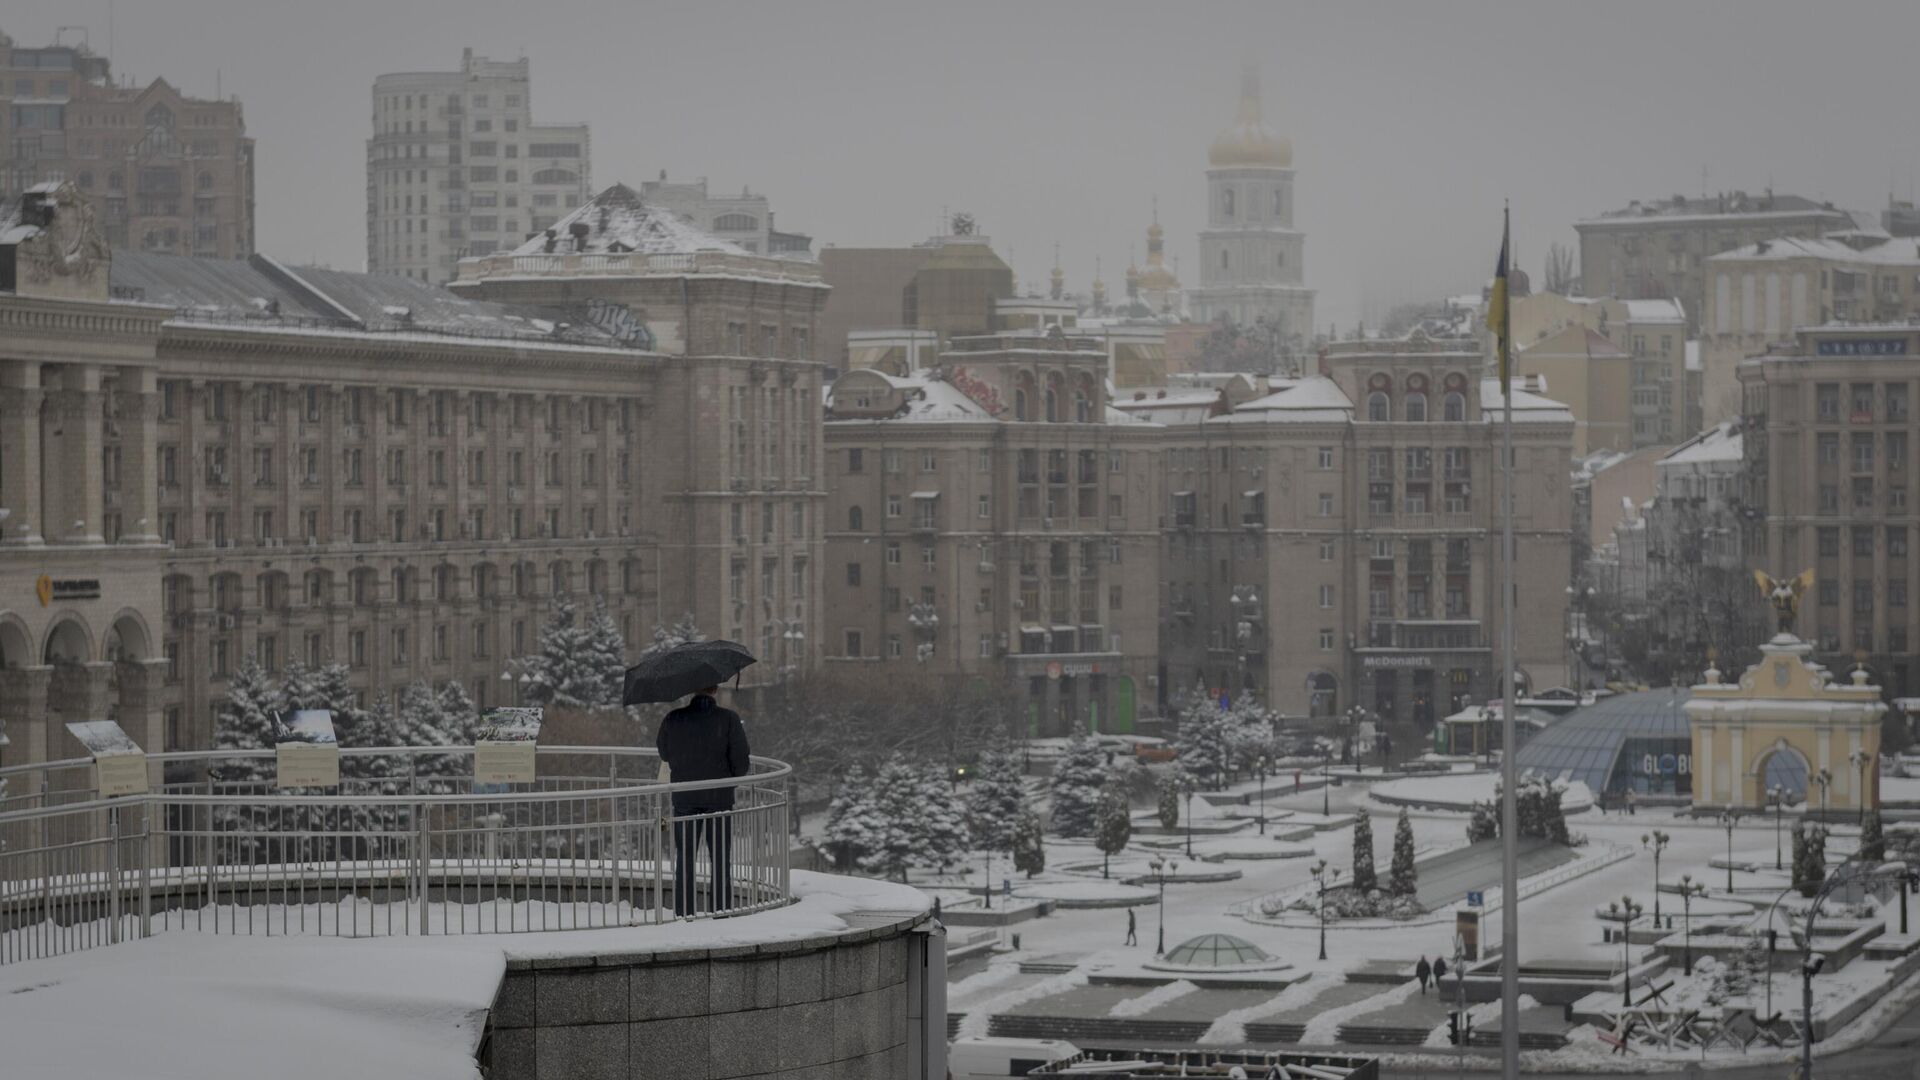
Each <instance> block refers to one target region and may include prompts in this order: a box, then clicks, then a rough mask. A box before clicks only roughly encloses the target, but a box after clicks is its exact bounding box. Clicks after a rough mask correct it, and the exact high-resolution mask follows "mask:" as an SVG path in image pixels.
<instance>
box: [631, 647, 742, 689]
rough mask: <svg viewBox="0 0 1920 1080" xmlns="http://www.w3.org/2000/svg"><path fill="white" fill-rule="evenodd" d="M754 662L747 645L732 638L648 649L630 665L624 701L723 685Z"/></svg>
mask: <svg viewBox="0 0 1920 1080" xmlns="http://www.w3.org/2000/svg"><path fill="white" fill-rule="evenodd" d="M753 662H754V659H753V654H752V653H750V652H748V651H747V650H746V647H745V646H743V645H740V644H739V643H737V642H732V641H722V640H714V641H689V642H685V643H684V644H680V645H675V646H673V647H672V648H669V649H661V650H660V651H659V652H655V653H648V654H647V655H646V656H643V657H641V658H640V662H639V663H637V664H635V665H633V666H632V667H630V668H628V669H627V688H626V693H624V694H622V695H621V698H620V703H621V704H622V705H644V704H646V703H647V702H650V701H674V700H677V699H679V698H683V697H686V696H687V695H688V694H691V693H693V692H695V691H697V690H704V689H706V688H707V687H709V686H719V685H720V684H721V683H723V682H726V681H727V680H728V679H731V678H733V677H734V676H735V675H738V674H740V672H741V671H742V670H743V669H744V668H746V666H747V665H748V664H751V663H753Z"/></svg>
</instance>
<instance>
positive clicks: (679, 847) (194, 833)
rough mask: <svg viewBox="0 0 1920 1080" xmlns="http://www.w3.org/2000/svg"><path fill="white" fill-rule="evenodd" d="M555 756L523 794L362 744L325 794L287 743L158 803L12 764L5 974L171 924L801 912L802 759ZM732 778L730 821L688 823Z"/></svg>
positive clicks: (199, 776)
mask: <svg viewBox="0 0 1920 1080" xmlns="http://www.w3.org/2000/svg"><path fill="white" fill-rule="evenodd" d="M536 753H537V759H538V762H539V769H538V777H539V778H538V780H537V781H536V782H534V783H532V784H526V785H515V786H514V787H513V788H512V789H510V790H509V789H507V788H506V786H504V785H496V786H493V787H489V786H488V785H485V784H482V783H476V782H475V780H474V778H473V767H472V759H473V748H472V747H454V746H437V747H378V748H345V747H343V748H341V751H340V755H341V776H340V784H339V786H338V787H337V788H330V789H325V790H308V789H280V788H276V787H275V786H274V785H273V780H272V775H273V767H272V764H273V763H272V759H273V751H271V750H247V751H188V752H174V753H165V754H154V755H151V756H150V757H149V759H148V769H149V774H150V787H151V791H150V793H148V794H145V795H133V796H125V797H120V798H102V797H101V796H100V795H99V792H98V790H97V788H96V787H95V783H94V776H95V772H94V767H93V763H92V761H91V760H90V759H75V760H67V761H56V762H48V763H44V764H36V765H23V766H13V767H10V768H5V769H0V785H4V787H3V788H0V964H4V963H9V962H13V961H16V960H23V959H30V958H34V957H40V956H50V955H56V954H59V953H65V952H73V951H77V950H80V949H86V948H93V947H97V946H101V945H108V944H112V943H114V942H117V941H120V940H123V939H126V938H128V937H144V936H147V935H149V934H152V933H157V932H162V931H166V930H181V929H185V930H198V931H202V932H210V933H236V934H323V935H338V936H352V937H365V936H384V935H404V934H487V933H515V932H532V931H542V930H570V929H587V928H595V927H606V926H622V925H634V924H641V923H664V922H670V921H673V920H675V919H681V918H689V917H696V916H704V915H712V914H738V913H743V912H749V911H757V910H762V909H765V908H769V907H775V906H778V905H781V904H784V903H786V902H787V901H788V899H789V888H788V886H789V879H788V871H789V867H788V858H787V857H788V851H789V836H788V828H789V824H790V819H789V817H788V813H789V811H788V806H789V803H788V797H787V785H788V782H789V780H790V778H791V775H792V769H791V768H790V767H789V766H787V765H786V764H785V763H783V762H779V761H775V760H772V759H770V758H759V757H756V758H753V759H752V767H751V770H750V772H749V773H748V774H747V775H746V776H742V777H735V778H733V779H731V780H710V781H701V782H688V783H668V784H662V783H658V782H656V781H655V780H654V779H652V778H653V777H654V776H655V775H656V774H657V772H658V764H659V761H658V754H657V753H656V752H655V751H654V750H652V749H651V748H633V747H584V746H541V747H538V748H537V750H536ZM727 787H731V788H733V790H734V805H733V808H732V809H730V810H724V811H717V812H711V813H684V814H676V813H674V811H673V808H672V803H673V796H674V795H675V794H681V795H687V794H690V793H698V792H709V791H713V790H715V789H719V788H727ZM683 801H701V800H684V799H683ZM707 801H710V800H707Z"/></svg>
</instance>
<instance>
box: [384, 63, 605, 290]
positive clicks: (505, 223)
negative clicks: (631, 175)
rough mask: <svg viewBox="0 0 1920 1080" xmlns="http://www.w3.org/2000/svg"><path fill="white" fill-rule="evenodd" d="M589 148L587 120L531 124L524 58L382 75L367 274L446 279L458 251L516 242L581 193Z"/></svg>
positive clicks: (579, 199) (487, 250)
mask: <svg viewBox="0 0 1920 1080" xmlns="http://www.w3.org/2000/svg"><path fill="white" fill-rule="evenodd" d="M590 151H591V146H590V144H589V139H588V136H587V125H585V124H543V123H537V122H535V120H534V119H533V87H532V82H531V80H530V78H529V77H528V61H527V60H526V59H525V58H524V57H523V58H521V59H519V60H489V59H487V58H486V57H484V56H475V55H474V54H473V50H472V49H468V50H466V51H465V52H464V53H463V54H462V56H461V60H460V70H459V71H409V72H398V73H394V74H388V75H381V76H379V77H378V78H376V79H374V81H373V137H372V138H370V139H368V140H367V269H368V271H370V272H372V273H381V274H400V275H402V276H405V277H411V278H415V279H418V280H420V281H431V282H448V281H451V280H453V278H454V276H455V270H454V264H455V263H456V262H457V261H458V260H459V259H462V258H465V257H467V256H469V255H488V254H492V253H493V252H495V251H500V250H511V249H513V248H515V247H518V246H519V245H520V244H521V243H522V242H523V241H524V240H526V239H527V237H528V236H530V235H531V234H533V233H537V232H540V231H541V230H543V229H546V228H548V227H550V226H552V225H553V223H554V222H555V221H558V220H559V219H560V218H561V217H563V216H565V215H566V214H567V213H568V212H569V211H571V210H573V209H574V208H575V207H578V206H579V205H580V204H581V203H583V202H585V201H586V199H587V197H588V194H589V192H590V191H591V188H590V187H589V186H588V185H589V183H590V172H591V153H590Z"/></svg>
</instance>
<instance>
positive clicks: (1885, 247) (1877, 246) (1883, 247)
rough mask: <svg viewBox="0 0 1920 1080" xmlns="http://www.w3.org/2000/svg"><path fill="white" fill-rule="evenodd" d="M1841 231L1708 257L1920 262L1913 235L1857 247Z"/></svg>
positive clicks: (1888, 263) (1902, 264) (1875, 240)
mask: <svg viewBox="0 0 1920 1080" xmlns="http://www.w3.org/2000/svg"><path fill="white" fill-rule="evenodd" d="M1838 235H1841V234H1831V235H1829V236H1827V237H1825V238H1823V239H1819V240H1812V239H1803V238H1800V237H1793V236H1782V237H1779V238H1777V239H1773V240H1763V241H1761V242H1759V243H1757V244H1748V245H1746V246H1745V247H1737V248H1734V249H1733V250H1732V251H1723V252H1721V253H1720V254H1718V255H1712V256H1709V257H1708V258H1709V260H1710V261H1725V262H1735V261H1738V262H1751V261H1755V260H1765V261H1771V260H1776V259H1831V260H1833V261H1835V262H1853V263H1866V264H1869V265H1874V266H1900V267H1909V266H1920V240H1915V239H1913V238H1911V237H1904V238H1901V239H1897V240H1894V239H1887V240H1882V239H1880V238H1879V237H1863V239H1865V240H1868V241H1871V242H1869V243H1865V244H1864V245H1863V246H1861V247H1855V246H1853V245H1852V244H1848V243H1844V242H1843V241H1841V240H1839V239H1836V236H1838Z"/></svg>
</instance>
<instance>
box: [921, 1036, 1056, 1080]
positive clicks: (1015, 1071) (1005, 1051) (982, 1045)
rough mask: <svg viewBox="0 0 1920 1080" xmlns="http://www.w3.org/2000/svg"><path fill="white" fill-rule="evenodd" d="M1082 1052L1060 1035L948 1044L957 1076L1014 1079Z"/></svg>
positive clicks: (952, 1072)
mask: <svg viewBox="0 0 1920 1080" xmlns="http://www.w3.org/2000/svg"><path fill="white" fill-rule="evenodd" d="M1078 1053H1080V1048H1079V1047H1077V1046H1075V1045H1073V1044H1072V1043H1070V1042H1064V1041H1062V1040H1060V1039H1004V1038H999V1037H997V1036H983V1037H980V1038H972V1039H960V1040H957V1041H955V1042H954V1043H953V1044H951V1045H950V1046H949V1047H948V1048H947V1075H949V1076H951V1077H952V1078H953V1080H1010V1078H1013V1077H1021V1076H1025V1075H1027V1073H1029V1072H1031V1071H1032V1070H1034V1069H1037V1068H1039V1067H1040V1066H1042V1065H1047V1064H1050V1063H1052V1062H1056V1061H1065V1060H1067V1059H1068V1058H1071V1057H1073V1056H1075V1055H1076V1054H1078Z"/></svg>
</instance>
